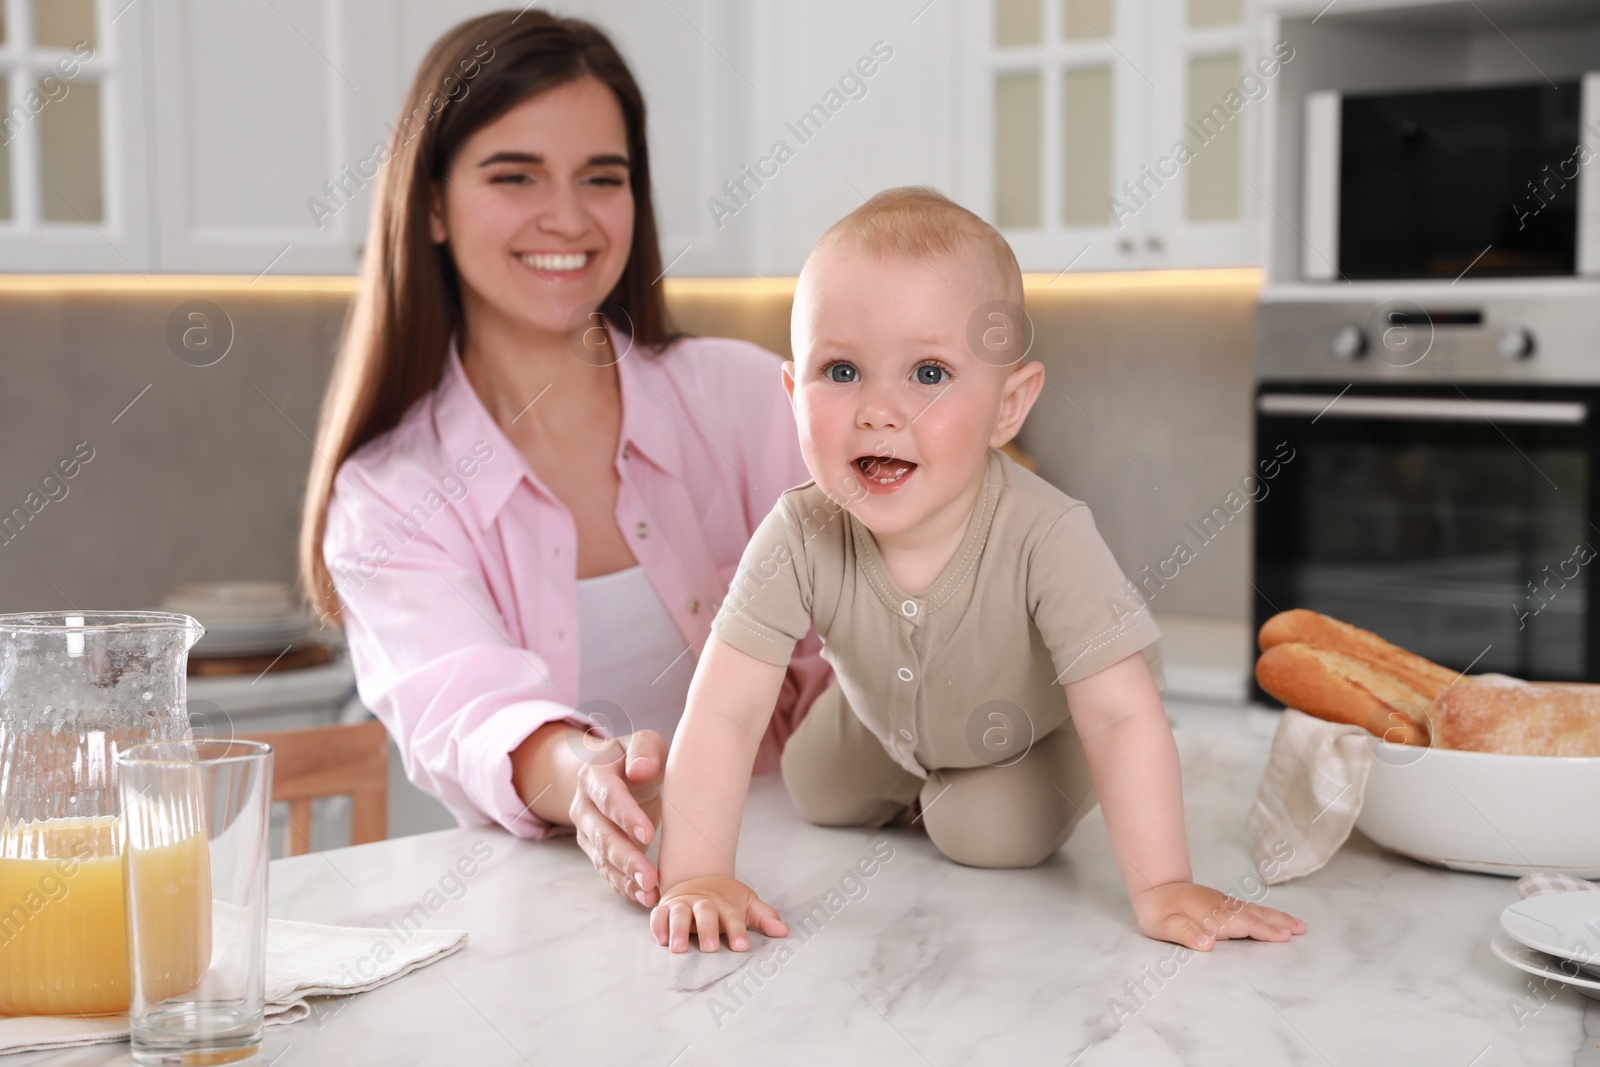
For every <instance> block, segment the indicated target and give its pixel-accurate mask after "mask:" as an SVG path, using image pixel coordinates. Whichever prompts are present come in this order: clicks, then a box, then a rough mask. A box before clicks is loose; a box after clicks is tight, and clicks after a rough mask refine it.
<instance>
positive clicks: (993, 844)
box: [922, 722, 1095, 867]
mask: <svg viewBox="0 0 1600 1067" xmlns="http://www.w3.org/2000/svg"><path fill="white" fill-rule="evenodd" d="M1094 804H1095V799H1094V782H1093V781H1092V780H1091V779H1090V777H1089V761H1088V759H1087V758H1086V757H1085V756H1084V753H1083V745H1082V744H1081V743H1080V742H1079V741H1078V731H1077V730H1076V729H1075V728H1074V727H1073V725H1072V724H1071V723H1070V722H1068V723H1065V724H1063V725H1062V726H1061V727H1059V728H1058V729H1055V730H1052V731H1051V732H1050V733H1048V734H1046V735H1045V736H1044V737H1041V738H1039V739H1038V740H1036V741H1035V742H1034V743H1033V747H1032V748H1030V749H1029V750H1028V752H1027V754H1026V755H1024V756H1023V757H1022V758H1021V759H1020V760H1018V761H1017V762H1015V763H1012V764H1010V765H1008V766H1003V767H963V768H946V769H943V770H935V771H934V772H932V773H931V774H930V775H928V780H927V782H925V783H924V784H923V787H922V821H923V822H924V823H926V824H927V827H928V837H929V838H930V839H931V840H932V841H933V843H934V845H936V846H937V847H938V849H939V851H940V852H943V853H944V854H945V855H946V856H948V857H949V858H950V859H953V860H955V861H956V862H957V863H963V864H966V865H967V866H969V867H1033V866H1036V865H1037V864H1040V863H1043V862H1044V861H1045V860H1047V859H1049V858H1050V857H1051V856H1052V855H1054V854H1055V851H1056V849H1058V848H1060V847H1061V845H1062V844H1063V843H1064V842H1065V841H1066V840H1067V835H1068V834H1070V833H1072V829H1073V827H1075V826H1076V825H1077V824H1078V820H1079V819H1081V818H1082V817H1083V816H1084V815H1086V814H1088V812H1089V809H1090V808H1092V807H1093V806H1094Z"/></svg>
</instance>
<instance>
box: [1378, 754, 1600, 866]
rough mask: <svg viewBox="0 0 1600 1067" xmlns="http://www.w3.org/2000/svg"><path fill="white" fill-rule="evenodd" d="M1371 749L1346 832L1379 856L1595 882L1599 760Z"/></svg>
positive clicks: (1599, 861)
mask: <svg viewBox="0 0 1600 1067" xmlns="http://www.w3.org/2000/svg"><path fill="white" fill-rule="evenodd" d="M1374 745H1375V747H1376V749H1377V752H1376V758H1374V759H1373V761H1372V771H1371V773H1370V775H1369V776H1368V778H1367V789H1366V794H1365V796H1364V797H1363V799H1362V803H1361V814H1360V815H1359V816H1358V817H1357V818H1356V829H1358V830H1360V831H1361V832H1362V833H1364V834H1366V835H1367V836H1368V837H1370V838H1372V840H1373V841H1375V842H1377V843H1378V844H1379V845H1382V846H1383V847H1384V848H1386V849H1389V850H1390V851H1392V852H1398V853H1400V854H1401V855H1405V856H1410V857H1412V858H1413V859H1418V860H1422V861H1423V862H1424V863H1432V864H1435V865H1437V866H1440V867H1449V868H1451V869H1452V870H1457V871H1477V872H1480V873H1484V874H1504V875H1514V876H1520V875H1524V874H1528V873H1530V872H1532V871H1560V872H1562V873H1564V874H1571V875H1575V876H1577V877H1579V878H1596V877H1600V819H1597V818H1596V817H1595V815H1596V813H1597V812H1600V757H1589V756H1506V755H1500V754H1498V753H1493V752H1458V751H1456V750H1454V749H1444V748H1427V749H1418V748H1416V747H1412V746H1406V745H1391V744H1389V743H1388V742H1386V741H1375V742H1374Z"/></svg>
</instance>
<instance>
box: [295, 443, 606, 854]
mask: <svg viewBox="0 0 1600 1067" xmlns="http://www.w3.org/2000/svg"><path fill="white" fill-rule="evenodd" d="M406 521H407V514H406V511H405V509H404V508H403V507H401V506H399V505H397V504H394V503H391V502H390V501H389V500H388V499H386V497H385V495H384V493H382V492H381V491H379V490H378V489H376V488H375V487H373V486H370V485H368V484H367V483H366V482H365V481H364V479H362V478H361V477H360V476H359V475H358V474H357V473H356V472H354V471H352V470H351V469H350V465H349V464H347V465H346V469H345V470H343V471H341V472H340V476H339V480H338V483H337V488H336V491H335V495H334V498H333V501H332V504H331V506H330V509H329V515H328V532H327V536H326V538H325V540H324V549H323V550H324V556H325V558H326V559H327V561H328V565H329V568H330V571H331V573H332V576H333V580H334V585H335V588H336V590H337V592H338V594H339V599H340V603H341V606H342V612H341V614H342V617H343V621H344V627H345V634H346V638H347V640H348V642H349V646H350V656H351V660H352V662H353V664H354V666H355V669H356V678H357V681H358V685H359V688H360V692H361V697H362V700H363V702H364V703H365V704H366V705H367V706H368V707H369V708H371V709H372V710H373V713H374V714H376V715H377V716H378V718H379V719H381V720H382V721H383V723H384V725H385V726H386V727H387V728H388V730H389V733H390V735H391V736H392V737H393V738H394V739H395V743H396V744H397V745H398V746H399V748H400V754H401V758H402V760H403V761H404V763H405V769H406V773H407V776H408V777H410V779H411V780H412V781H413V782H415V783H416V784H417V785H418V786H419V787H420V788H422V789H423V790H424V791H426V792H428V793H429V794H431V795H433V796H434V797H436V798H438V799H439V800H440V801H441V802H442V803H444V804H445V806H446V807H448V808H450V809H451V811H452V812H453V813H455V814H456V815H457V816H458V817H460V818H462V819H463V820H464V821H475V820H476V821H482V820H483V819H485V818H487V819H490V820H493V821H494V822H497V823H499V824H500V825H501V826H504V827H505V828H506V829H508V830H510V831H511V832H512V833H515V834H518V835H519V836H522V837H530V838H535V839H537V838H543V837H547V836H549V835H550V834H552V833H556V832H561V830H562V828H561V827H560V826H559V823H557V822H556V821H554V820H550V819H548V818H546V817H545V816H544V814H543V812H544V811H545V810H546V809H545V808H544V806H543V805H544V800H548V799H555V798H554V796H553V794H556V793H557V792H559V791H560V790H559V788H558V787H559V785H560V782H559V780H557V782H556V786H555V787H552V788H551V790H550V795H547V797H545V798H542V799H541V801H540V802H539V804H536V805H530V804H529V800H531V799H533V798H532V797H527V798H524V797H523V796H521V795H519V793H518V791H517V789H516V787H515V785H514V784H513V774H512V761H511V753H512V752H513V751H515V750H517V749H518V748H519V747H520V746H521V745H522V744H523V743H524V742H525V741H526V740H527V739H528V738H529V737H530V736H532V735H533V734H534V733H535V732H536V731H538V730H539V729H540V728H542V727H544V726H546V724H550V723H557V722H563V721H564V722H567V723H569V724H572V726H573V728H581V727H582V726H583V725H585V724H586V722H585V719H584V717H583V716H582V715H579V714H578V713H577V712H576V711H575V710H574V709H573V708H572V707H571V706H569V705H568V704H567V703H566V701H564V700H563V699H562V698H561V694H560V693H559V692H558V691H557V689H556V687H555V685H554V683H553V682H552V681H551V678H550V668H549V665H548V664H547V663H546V662H545V660H544V658H543V657H542V656H540V655H539V654H538V652H537V651H535V650H532V649H527V648H522V647H519V646H518V645H516V644H515V643H513V641H512V640H511V636H510V634H509V632H508V630H507V627H506V624H505V620H504V619H503V618H502V616H501V614H500V608H499V605H498V604H497V603H496V602H495V599H494V597H493V595H492V594H491V593H490V591H489V588H488V586H487V583H486V582H485V580H484V578H483V575H482V568H481V566H480V565H479V564H478V562H477V560H476V559H475V558H474V557H473V554H472V546H471V542H470V541H469V540H468V539H467V536H466V534H465V532H464V531H462V530H460V529H459V528H457V526H458V520H457V519H456V517H455V516H454V515H453V514H451V513H449V512H441V513H440V514H438V515H435V516H433V517H432V519H431V520H430V522H429V523H428V524H427V526H426V527H423V528H422V529H420V530H416V531H415V532H414V534H413V535H412V536H410V537H409V538H408V539H406V540H404V541H401V540H400V538H399V536H398V535H396V534H395V533H394V530H395V529H396V528H401V529H404V525H403V524H404V523H405V522H406ZM397 524H399V525H397ZM411 525H412V526H413V527H414V526H415V525H416V524H415V522H414V521H413V522H412V523H411ZM375 543H384V544H385V547H386V548H387V550H388V551H387V552H386V553H384V554H381V557H380V555H379V554H376V553H374V552H373V550H372V546H373V545H374V544H375ZM558 751H559V748H557V749H551V750H550V752H549V754H550V755H552V756H553V755H555V754H556V753H557V752H558ZM556 777H557V779H559V778H560V777H561V776H559V775H557V776H556ZM566 799H567V801H568V802H569V803H570V801H571V794H570V793H569V794H568V795H567V798H566Z"/></svg>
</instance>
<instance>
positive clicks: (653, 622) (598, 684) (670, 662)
mask: <svg viewBox="0 0 1600 1067" xmlns="http://www.w3.org/2000/svg"><path fill="white" fill-rule="evenodd" d="M578 611H579V622H578V628H579V633H580V635H581V637H580V643H579V651H578V710H579V711H581V712H583V713H584V714H585V715H588V716H589V717H591V718H593V719H594V720H595V721H596V722H600V723H603V724H604V725H605V726H606V727H607V728H608V729H609V731H610V732H613V733H615V734H618V735H620V734H624V733H631V732H633V731H634V730H655V731H657V732H658V733H660V734H661V736H662V737H664V738H666V740H667V741H668V742H669V743H670V742H671V740H672V734H673V731H674V730H676V729H677V726H678V720H679V719H680V718H682V717H683V707H684V704H685V702H686V701H687V700H688V697H689V681H690V679H692V678H693V677H694V665H695V656H694V653H693V652H690V651H689V643H688V642H687V641H685V640H684V639H683V635H682V634H681V633H680V632H679V631H678V626H677V624H676V623H674V622H673V621H672V616H671V615H669V614H668V613H667V607H666V605H665V604H663V603H662V602H661V597H660V596H658V595H657V594H656V591H655V587H654V586H652V585H651V584H650V579H649V578H647V577H645V573H644V568H643V567H638V566H634V567H629V568H628V569H627V570H622V571H613V572H612V573H611V574H602V575H600V576H598V577H595V578H579V579H578ZM592 701H593V702H603V703H597V704H595V705H593V706H589V705H590V703H591V702H592ZM608 703H609V704H610V705H614V706H607V704H608Z"/></svg>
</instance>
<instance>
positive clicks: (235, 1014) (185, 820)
mask: <svg viewBox="0 0 1600 1067" xmlns="http://www.w3.org/2000/svg"><path fill="white" fill-rule="evenodd" d="M117 765H118V780H119V787H120V789H121V791H122V826H123V833H124V835H125V844H124V849H123V866H124V872H125V874H124V879H125V882H126V885H127V908H128V978H129V994H130V995H129V1003H128V1024H129V1031H130V1040H131V1043H132V1048H133V1058H134V1060H135V1061H137V1062H139V1063H142V1064H162V1065H181V1064H219V1063H235V1062H238V1061H240V1060H244V1059H248V1058H249V1057H250V1056H253V1055H255V1054H256V1052H258V1051H259V1050H260V1048H261V1022H262V1013H263V1008H264V1002H263V996H264V987H265V984H266V937H267V858H268V836H267V830H268V825H269V822H270V816H271V786H272V749H271V748H270V747H269V746H267V745H263V744H261V743H259V742H255V741H175V742H173V741H154V742H150V743H147V744H142V745H135V746H133V747H132V748H129V749H126V750H124V751H123V752H122V753H120V754H119V755H118V757H117ZM196 959H198V960H201V961H204V962H203V964H202V966H201V967H200V968H199V969H198V973H197V971H196V969H195V968H194V967H193V961H194V960H196Z"/></svg>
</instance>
